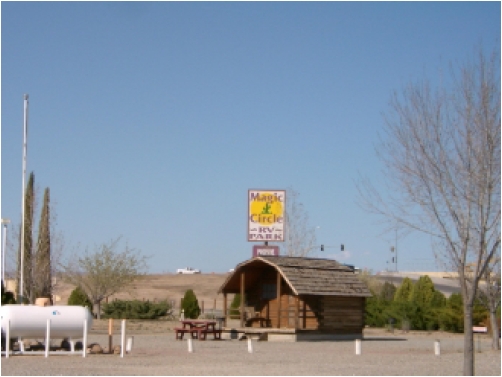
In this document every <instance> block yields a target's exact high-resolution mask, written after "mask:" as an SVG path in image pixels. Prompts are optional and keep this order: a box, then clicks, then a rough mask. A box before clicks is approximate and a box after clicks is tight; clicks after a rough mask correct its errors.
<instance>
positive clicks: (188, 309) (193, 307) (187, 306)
mask: <svg viewBox="0 0 502 377" xmlns="http://www.w3.org/2000/svg"><path fill="white" fill-rule="evenodd" d="M182 309H183V310H184V313H185V318H191V319H196V318H198V317H199V314H200V307H199V301H198V300H197V297H196V296H195V293H194V292H193V290H191V289H189V290H187V291H186V292H185V297H183V306H182Z"/></svg>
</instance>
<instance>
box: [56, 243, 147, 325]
mask: <svg viewBox="0 0 502 377" xmlns="http://www.w3.org/2000/svg"><path fill="white" fill-rule="evenodd" d="M119 241H120V238H117V239H115V240H112V241H111V242H110V243H108V244H103V245H100V246H96V247H95V250H94V252H91V253H90V252H89V251H88V250H86V251H85V252H84V253H83V255H82V253H79V252H78V251H77V252H76V253H75V255H73V256H72V257H71V258H70V259H69V261H68V262H67V263H66V264H65V265H62V266H61V267H62V269H63V279H64V280H65V281H67V282H68V283H70V284H73V285H75V286H80V287H81V288H82V289H83V290H84V291H85V293H86V294H87V295H88V296H89V298H90V299H91V301H92V303H93V305H94V306H95V310H94V312H95V313H97V315H98V318H100V313H101V302H102V301H103V300H104V299H105V298H107V297H109V296H111V295H113V294H115V293H118V292H120V291H122V290H125V289H127V287H128V286H129V285H130V284H131V283H132V282H133V281H134V280H135V279H136V278H138V277H139V276H140V275H144V273H145V272H146V257H145V256H142V255H141V253H140V252H139V251H137V250H134V249H131V248H129V246H127V245H126V246H125V248H124V249H123V251H118V250H117V248H118V246H119ZM79 255H81V256H79Z"/></svg>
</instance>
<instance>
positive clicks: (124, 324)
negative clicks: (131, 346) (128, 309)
mask: <svg viewBox="0 0 502 377" xmlns="http://www.w3.org/2000/svg"><path fill="white" fill-rule="evenodd" d="M125 336H126V320H125V319H123V320H122V333H121V339H120V357H124V354H125Z"/></svg>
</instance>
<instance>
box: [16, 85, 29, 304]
mask: <svg viewBox="0 0 502 377" xmlns="http://www.w3.org/2000/svg"><path fill="white" fill-rule="evenodd" d="M27 139H28V94H25V95H24V127H23V190H22V196H23V197H22V200H21V261H20V262H21V263H20V270H21V277H20V279H19V280H20V281H19V296H18V301H19V303H21V304H22V303H23V301H24V217H25V216H24V212H25V208H24V190H25V188H24V181H25V178H26V151H27Z"/></svg>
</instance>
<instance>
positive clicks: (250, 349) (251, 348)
mask: <svg viewBox="0 0 502 377" xmlns="http://www.w3.org/2000/svg"><path fill="white" fill-rule="evenodd" d="M248 352H249V353H253V342H252V341H251V338H248Z"/></svg>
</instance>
